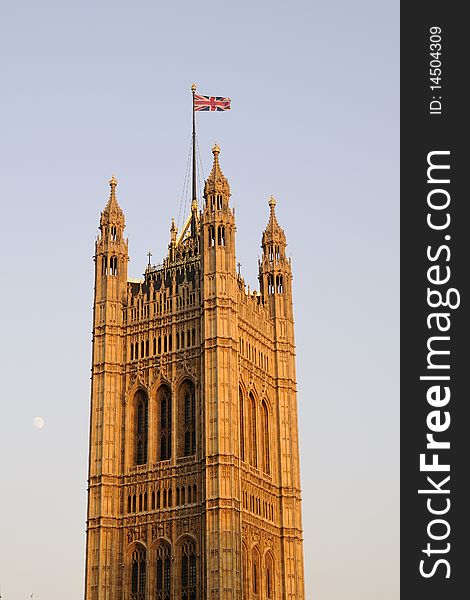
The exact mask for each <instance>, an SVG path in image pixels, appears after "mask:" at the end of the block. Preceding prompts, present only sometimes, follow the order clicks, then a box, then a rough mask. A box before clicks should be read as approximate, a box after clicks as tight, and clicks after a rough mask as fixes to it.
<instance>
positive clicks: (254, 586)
mask: <svg viewBox="0 0 470 600" xmlns="http://www.w3.org/2000/svg"><path fill="white" fill-rule="evenodd" d="M259 577H260V555H259V552H258V550H257V549H256V548H253V553H252V562H251V590H252V592H253V596H255V597H258V595H259V594H260V580H259Z"/></svg>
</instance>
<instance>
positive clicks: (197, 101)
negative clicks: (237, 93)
mask: <svg viewBox="0 0 470 600" xmlns="http://www.w3.org/2000/svg"><path fill="white" fill-rule="evenodd" d="M194 110H195V111H196V110H230V98H222V97H221V96H200V95H199V94H194Z"/></svg>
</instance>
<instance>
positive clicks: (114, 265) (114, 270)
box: [109, 256, 118, 275]
mask: <svg viewBox="0 0 470 600" xmlns="http://www.w3.org/2000/svg"><path fill="white" fill-rule="evenodd" d="M109 274H110V275H117V274H118V259H117V256H111V258H110V259H109Z"/></svg>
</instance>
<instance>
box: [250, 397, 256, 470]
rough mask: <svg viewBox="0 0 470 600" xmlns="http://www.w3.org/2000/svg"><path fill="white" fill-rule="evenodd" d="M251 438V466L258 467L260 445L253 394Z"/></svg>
mask: <svg viewBox="0 0 470 600" xmlns="http://www.w3.org/2000/svg"><path fill="white" fill-rule="evenodd" d="M250 429H251V431H250V436H251V447H250V464H251V465H252V466H253V467H257V466H258V443H257V431H256V402H255V399H254V396H253V394H250Z"/></svg>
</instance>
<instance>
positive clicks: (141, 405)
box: [135, 392, 148, 465]
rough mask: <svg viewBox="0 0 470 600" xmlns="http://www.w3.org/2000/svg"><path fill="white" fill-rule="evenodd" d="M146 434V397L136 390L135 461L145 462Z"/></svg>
mask: <svg viewBox="0 0 470 600" xmlns="http://www.w3.org/2000/svg"><path fill="white" fill-rule="evenodd" d="M147 436H148V398H147V395H146V394H145V393H144V392H138V393H137V395H136V399H135V463H136V464H137V465H143V464H145V463H146V462H147V441H148V440H147Z"/></svg>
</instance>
